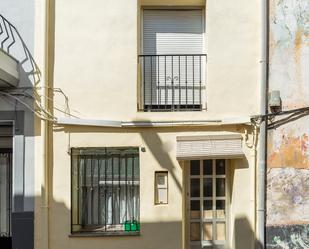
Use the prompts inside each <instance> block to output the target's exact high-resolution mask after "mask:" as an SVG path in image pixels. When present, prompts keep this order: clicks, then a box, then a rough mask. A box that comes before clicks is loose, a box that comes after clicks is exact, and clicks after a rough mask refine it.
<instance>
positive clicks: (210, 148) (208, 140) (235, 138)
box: [177, 134, 244, 160]
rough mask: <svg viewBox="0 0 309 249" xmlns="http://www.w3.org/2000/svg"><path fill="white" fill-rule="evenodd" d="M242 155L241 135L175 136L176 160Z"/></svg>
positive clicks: (238, 156) (239, 156) (237, 156)
mask: <svg viewBox="0 0 309 249" xmlns="http://www.w3.org/2000/svg"><path fill="white" fill-rule="evenodd" d="M242 157H244V152H243V149H242V137H241V135H238V134H235V135H234V134H232V135H208V136H178V137H177V159H178V160H190V159H197V158H226V159H228V158H242Z"/></svg>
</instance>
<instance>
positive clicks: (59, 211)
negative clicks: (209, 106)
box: [50, 127, 254, 249]
mask: <svg viewBox="0 0 309 249" xmlns="http://www.w3.org/2000/svg"><path fill="white" fill-rule="evenodd" d="M231 132H232V133H235V132H236V133H241V132H242V127H228V128H227V129H226V130H225V131H222V129H220V128H194V129H186V128H178V129H126V130H120V129H102V128H94V129H89V128H87V127H84V128H82V127H67V128H66V129H65V130H64V131H59V132H55V133H54V159H53V160H54V163H53V167H52V169H50V177H51V179H50V180H51V183H52V189H53V190H52V196H51V198H50V200H51V203H50V236H51V237H50V245H51V249H56V248H66V249H70V248H72V249H73V248H74V249H87V248H89V245H91V248H93V249H96V248H101V247H102V245H104V248H107V249H109V248H110V249H112V248H123V249H131V248H132V249H133V248H134V249H136V248H143V249H155V248H162V249H165V248H166V249H175V248H179V249H180V248H184V247H182V238H183V235H182V226H183V222H185V220H184V212H185V210H184V209H183V208H182V205H183V199H182V194H183V191H184V192H185V189H184V188H183V178H182V173H183V169H182V167H181V164H180V162H178V161H177V160H176V136H184V135H188V136H191V135H211V134H212V135H218V134H226V133H231ZM87 146H89V147H105V146H137V147H144V148H145V149H146V151H145V152H141V151H140V179H141V182H140V187H141V189H140V196H141V197H140V198H141V199H140V214H141V216H140V220H141V235H140V236H137V237H90V238H70V237H69V235H70V207H71V203H70V198H71V194H70V191H71V190H70V186H71V185H70V177H71V170H70V167H71V166H70V155H69V154H68V150H67V149H68V148H70V147H87ZM243 146H244V150H245V151H246V154H247V153H250V149H248V148H246V146H245V145H243ZM247 157H248V155H247ZM229 168H230V180H231V184H230V186H231V189H232V191H231V194H230V196H231V205H230V217H231V220H230V229H231V233H230V236H231V238H230V240H231V245H232V243H235V242H234V241H235V240H236V241H242V239H243V238H242V237H239V236H238V237H236V238H234V237H235V236H236V235H235V230H237V231H238V233H239V231H242V232H244V233H246V232H247V230H246V229H247V228H248V227H249V228H250V229H251V232H252V230H253V228H252V227H254V225H253V224H252V223H253V217H252V215H251V213H250V212H251V210H252V206H251V205H253V203H252V202H251V201H250V200H251V199H252V198H254V196H251V193H252V192H251V189H250V188H251V186H252V184H251V183H252V182H251V181H250V177H249V175H250V169H253V168H254V165H252V164H251V163H250V162H248V161H247V159H243V160H236V161H235V162H234V160H232V163H231V164H230V166H229ZM156 170H158V171H160V170H168V172H169V204H168V205H163V206H156V205H154V172H155V171H156ZM243 217H245V218H246V222H247V223H246V224H245V226H243V225H240V226H239V225H237V227H236V224H238V222H239V220H240V218H243ZM248 224H249V225H248ZM246 225H248V226H246ZM249 233H250V231H249ZM252 236H253V234H251V237H246V243H249V244H246V245H247V247H246V248H247V249H248V248H251V247H250V245H251V244H252V243H253V240H252V239H253V238H252ZM248 245H249V246H248ZM231 248H236V247H231ZM237 249H238V247H237Z"/></svg>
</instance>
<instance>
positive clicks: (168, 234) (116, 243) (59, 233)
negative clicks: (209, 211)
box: [35, 197, 306, 249]
mask: <svg viewBox="0 0 309 249" xmlns="http://www.w3.org/2000/svg"><path fill="white" fill-rule="evenodd" d="M36 203H37V204H38V205H39V204H40V203H41V200H40V198H39V197H37V198H36ZM37 210H40V208H38V209H37ZM36 215H39V213H38V212H37V213H36ZM70 218H71V211H70V210H69V208H68V207H67V205H66V204H64V203H63V202H57V201H55V200H53V201H52V202H51V203H50V213H49V221H50V226H49V231H50V237H49V239H50V245H51V248H66V249H89V248H92V249H101V248H102V245H103V244H104V249H114V248H121V249H158V248H160V249H181V248H182V221H181V220H179V221H165V222H164V221H158V222H143V221H142V222H141V232H140V235H138V236H101V237H100V236H99V237H98V236H87V237H73V236H71V230H70V228H71V220H70ZM36 223H37V224H36V225H37V226H40V225H41V223H40V220H39V219H36ZM37 228H38V227H37ZM36 231H37V234H36V238H37V240H36V241H35V244H36V247H35V248H40V240H39V239H42V238H43V237H42V234H40V232H41V230H40V229H36ZM253 239H254V232H253V230H252V229H251V226H250V224H249V221H248V219H247V218H246V217H237V218H236V219H235V222H234V235H233V247H232V248H234V249H250V248H252V249H253ZM256 248H260V247H256ZM269 248H278V249H281V248H291V247H269ZM293 248H297V249H300V248H306V247H293ZM186 249H189V248H186ZM203 249H222V247H220V246H216V245H212V246H211V247H207V248H203Z"/></svg>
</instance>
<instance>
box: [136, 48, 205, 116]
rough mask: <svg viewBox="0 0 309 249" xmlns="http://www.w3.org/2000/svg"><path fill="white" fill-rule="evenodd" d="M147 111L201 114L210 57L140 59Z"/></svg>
mask: <svg viewBox="0 0 309 249" xmlns="http://www.w3.org/2000/svg"><path fill="white" fill-rule="evenodd" d="M139 59H140V65H141V82H142V100H143V110H144V111H199V110H202V107H203V104H202V103H203V99H204V97H203V96H204V95H205V94H204V91H205V65H206V54H177V55H174V54H173V55H169V54H162V55H140V56H139Z"/></svg>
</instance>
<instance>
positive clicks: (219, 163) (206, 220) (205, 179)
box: [189, 159, 227, 249]
mask: <svg viewBox="0 0 309 249" xmlns="http://www.w3.org/2000/svg"><path fill="white" fill-rule="evenodd" d="M226 189H227V186H226V160H224V159H215V160H212V159H210V160H192V161H190V184H189V195H190V197H189V201H190V205H189V206H190V212H189V219H190V231H189V232H190V236H189V237H190V249H201V248H203V249H204V248H205V249H206V248H207V249H210V248H225V246H226V241H227V232H226V229H227V225H226V224H227V215H226V210H227V209H226V204H227V201H226V197H227V191H226Z"/></svg>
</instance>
